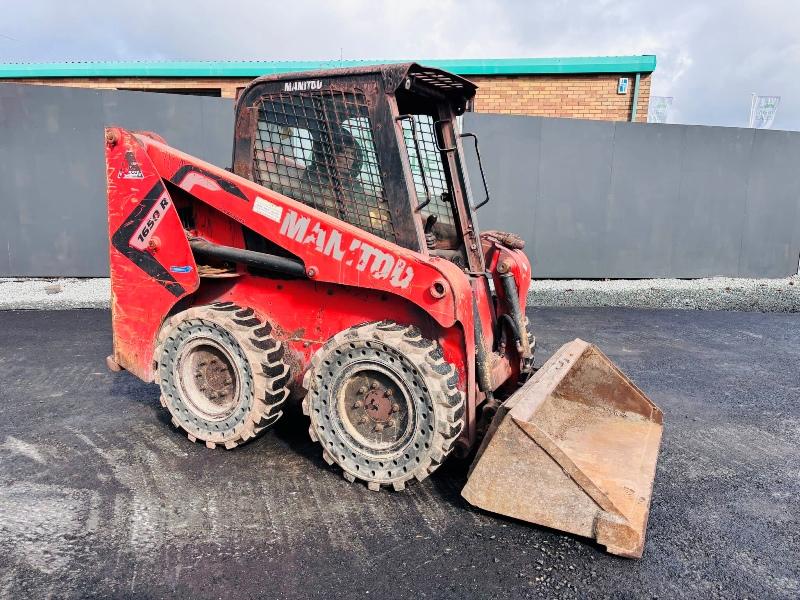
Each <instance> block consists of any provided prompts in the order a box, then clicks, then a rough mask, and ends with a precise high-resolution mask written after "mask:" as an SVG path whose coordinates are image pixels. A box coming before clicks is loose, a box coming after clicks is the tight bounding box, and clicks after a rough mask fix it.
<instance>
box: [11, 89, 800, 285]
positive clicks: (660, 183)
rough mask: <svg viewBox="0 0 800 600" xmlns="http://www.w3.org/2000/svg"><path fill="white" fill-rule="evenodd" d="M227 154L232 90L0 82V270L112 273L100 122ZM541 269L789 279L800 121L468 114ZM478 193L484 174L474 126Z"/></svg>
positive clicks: (495, 185)
mask: <svg viewBox="0 0 800 600" xmlns="http://www.w3.org/2000/svg"><path fill="white" fill-rule="evenodd" d="M106 124H117V125H121V126H124V127H127V128H130V129H147V130H152V131H155V132H157V133H159V134H160V135H162V136H164V137H165V138H166V139H167V141H168V142H169V143H170V144H172V145H174V146H175V147H178V148H180V149H182V150H185V151H186V152H188V153H190V154H193V155H196V156H199V157H200V158H204V159H206V160H208V161H210V162H212V163H214V164H217V165H220V166H228V165H229V162H230V153H231V140H232V137H233V106H232V102H231V101H230V100H223V99H218V98H201V97H192V96H180V95H170V94H149V93H142V92H116V91H99V90H85V89H74V88H57V87H43V86H25V85H15V84H2V85H0V276H55V275H59V276H99V275H105V274H107V272H108V266H107V262H108V258H107V253H108V252H107V232H106V210H105V167H104V159H103V126H104V125H106ZM463 129H464V130H465V131H474V132H476V133H477V134H478V135H479V137H480V144H481V154H482V156H483V159H484V166H485V167H486V172H487V177H488V182H489V187H490V190H491V192H492V201H491V203H490V204H489V205H487V206H486V207H484V208H483V209H481V210H480V211H479V213H478V217H479V221H480V225H481V227H482V228H483V229H490V228H496V229H503V230H508V231H516V232H518V233H520V234H521V235H522V236H523V237H524V238H525V240H526V242H527V247H526V251H527V252H528V253H529V256H530V257H531V259H532V262H533V265H534V275H535V276H537V277H554V278H568V277H589V278H605V277H611V278H613V277H618V278H624V277H631V278H635V277H654V276H656V277H667V276H668V277H701V276H713V275H728V276H753V277H778V276H785V275H789V274H793V273H796V272H797V263H798V254H799V253H800V169H799V168H798V167H797V165H798V164H800V133H796V132H780V131H753V130H750V129H734V128H720V127H700V126H683V125H644V124H632V123H610V122H601V121H582V120H566V119H546V118H539V117H509V116H503V115H485V114H473V113H470V114H467V115H465V118H464V123H463ZM464 143H465V147H466V148H467V154H468V159H469V160H468V162H469V175H470V179H471V181H472V185H473V191H474V194H473V195H474V199H475V200H478V201H479V200H481V199H482V198H483V195H482V186H481V183H480V176H479V174H478V171H477V168H476V164H475V161H474V156H473V154H474V153H473V152H472V151H471V147H472V144H471V141H470V140H465V141H464Z"/></svg>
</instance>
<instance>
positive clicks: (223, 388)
mask: <svg viewBox="0 0 800 600" xmlns="http://www.w3.org/2000/svg"><path fill="white" fill-rule="evenodd" d="M271 331H272V327H271V326H270V325H269V323H265V322H264V321H261V320H260V319H259V318H258V317H257V316H256V314H255V311H253V309H251V308H242V307H240V306H237V305H235V304H233V303H232V302H221V303H217V304H213V305H210V306H199V307H194V308H190V309H188V310H186V311H184V312H181V313H179V314H177V315H175V316H173V317H172V318H170V319H169V320H168V321H167V322H166V323H165V324H164V326H163V327H162V329H161V334H160V335H159V338H158V347H157V349H156V353H155V357H156V361H157V363H158V376H159V380H160V381H159V383H160V386H161V404H162V406H164V407H165V408H166V409H167V410H169V412H170V414H171V415H172V423H173V425H175V426H176V427H180V428H181V429H183V430H185V431H186V433H187V436H188V437H189V439H190V440H191V441H193V442H194V441H197V440H201V441H204V442H205V443H206V446H208V447H209V448H214V447H216V446H217V445H223V446H225V448H228V449H232V448H235V447H236V446H238V445H239V444H241V443H243V442H246V441H247V440H249V439H252V438H254V437H256V436H257V435H258V434H260V433H261V432H262V431H263V430H264V429H266V428H267V427H268V426H269V425H272V424H273V423H274V422H275V421H277V420H278V419H279V418H280V416H281V414H282V412H281V406H282V405H283V402H284V401H285V400H286V397H287V396H288V394H289V390H288V389H287V388H286V384H287V382H288V380H289V368H288V366H287V365H286V364H285V363H284V361H283V356H284V349H283V346H282V345H281V342H280V341H278V340H277V339H275V338H273V337H272V336H271V335H270V334H271Z"/></svg>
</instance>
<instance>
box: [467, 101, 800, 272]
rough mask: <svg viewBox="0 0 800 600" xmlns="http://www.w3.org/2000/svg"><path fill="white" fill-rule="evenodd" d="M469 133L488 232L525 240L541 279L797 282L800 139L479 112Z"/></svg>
mask: <svg viewBox="0 0 800 600" xmlns="http://www.w3.org/2000/svg"><path fill="white" fill-rule="evenodd" d="M526 121H527V122H530V123H536V124H537V126H538V129H537V128H535V127H527V126H526V125H525V122H526ZM463 129H464V130H465V131H472V132H475V133H477V134H478V136H479V138H480V143H481V154H482V156H483V157H485V158H484V162H485V164H486V166H487V178H488V180H489V186H490V188H491V189H492V191H493V194H492V196H493V200H492V204H491V205H490V207H491V208H490V207H489V206H487V207H486V208H485V209H482V211H481V212H479V218H480V222H481V226H482V227H484V228H486V226H487V224H490V225H491V226H492V227H493V228H498V229H506V230H512V231H519V232H520V233H522V234H523V235H524V237H525V239H526V242H527V246H526V252H528V255H529V257H530V258H531V261H532V262H533V264H534V276H536V277H553V278H570V277H585V278H606V277H607V278H641V277H683V278H690V277H709V276H733V277H736V276H741V277H783V276H786V275H791V274H794V273H796V272H797V264H798V255H799V254H800V168H798V166H797V165H800V133H798V132H782V131H754V130H752V129H736V128H723V127H703V126H686V125H646V124H639V123H624V122H621V123H619V122H618V123H608V122H597V121H581V120H562V119H542V118H533V117H506V116H502V115H484V114H475V113H470V114H467V115H466V116H465V118H464V123H463ZM537 132H538V133H537ZM509 149H513V151H510V150H509ZM535 156H538V157H539V164H538V168H537V167H536V166H533V165H531V160H532V159H531V157H535ZM470 176H471V179H472V181H473V185H474V184H475V181H476V179H475V177H476V171H475V169H474V161H471V162H470ZM512 182H513V183H512ZM525 182H528V183H529V185H530V186H536V187H537V189H538V190H539V193H538V194H537V195H536V196H535V197H534V199H533V212H532V213H531V208H530V205H531V202H532V201H531V200H530V198H529V196H525V195H522V194H521V193H520V190H524V189H526V187H529V186H528V185H526V183H525ZM486 213H488V214H486ZM531 214H533V217H534V223H533V226H532V227H531V224H530V222H528V218H529V217H528V215H531ZM520 215H525V217H524V218H520ZM515 217H516V218H515ZM531 230H532V231H533V234H531Z"/></svg>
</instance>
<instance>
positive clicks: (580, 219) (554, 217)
mask: <svg viewBox="0 0 800 600" xmlns="http://www.w3.org/2000/svg"><path fill="white" fill-rule="evenodd" d="M613 136H614V127H613V124H611V123H608V122H605V121H577V120H569V119H544V122H543V123H542V139H541V149H540V153H541V165H540V169H539V178H540V183H539V190H540V194H539V204H538V206H537V210H536V215H537V218H536V222H535V224H534V227H535V232H536V234H535V237H534V239H533V240H531V241H532V244H529V247H530V248H532V249H533V251H532V252H530V255H531V256H532V260H533V272H534V274H535V276H537V277H558V276H559V272H558V265H559V264H563V263H566V264H573V265H581V267H580V269H581V271H582V272H583V273H584V274H585V275H584V276H587V277H591V276H593V275H591V273H595V272H597V271H598V269H602V267H603V265H602V263H601V262H598V259H600V260H602V256H603V253H602V252H598V251H597V248H601V247H604V246H605V245H606V223H605V215H606V213H607V202H608V199H607V198H608V193H609V189H610V188H609V185H610V176H609V174H610V166H611V159H612V157H611V153H610V152H609V150H610V148H611V147H612V146H611V143H612V140H613ZM564 140H571V143H570V144H565V143H564ZM511 223H513V221H512V222H511ZM554 267H555V269H554Z"/></svg>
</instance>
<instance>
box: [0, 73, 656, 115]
mask: <svg viewBox="0 0 800 600" xmlns="http://www.w3.org/2000/svg"><path fill="white" fill-rule="evenodd" d="M623 76H624V77H628V78H629V79H630V84H629V86H628V92H627V93H626V94H617V82H618V80H619V77H620V75H614V74H601V75H515V76H496V75H493V76H477V75H476V76H469V75H467V76H466V77H467V79H470V80H472V81H474V82H475V83H476V84H477V85H478V86H479V89H478V94H477V96H476V98H475V111H476V112H488V113H501V114H514V115H537V116H545V117H572V118H579V119H599V120H609V121H626V120H628V119H630V111H631V103H632V101H633V82H634V78H635V75H634V74H631V73H629V74H626V75H623ZM3 81H8V82H14V83H28V84H35V85H61V86H70V87H84V88H85V87H88V88H101V89H135V90H146V91H153V92H157V91H169V90H174V89H181V90H192V89H196V90H215V91H216V90H219V92H220V95H221V96H222V97H223V98H234V97H235V96H236V89H237V88H241V87H244V86H245V85H247V84H248V83H249V82H250V79H247V78H244V79H233V78H166V77H165V78H138V77H137V78H130V79H126V78H116V77H115V78H100V77H98V78H86V77H83V78H47V79H5V80H3ZM649 102H650V74H643V75H642V78H641V83H640V88H639V102H638V107H637V114H636V117H637V118H636V120H637V121H642V122H644V121H647V107H648V105H649Z"/></svg>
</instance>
